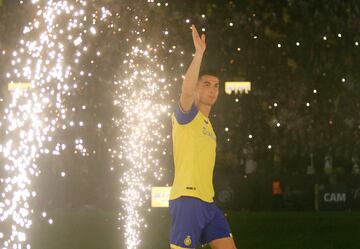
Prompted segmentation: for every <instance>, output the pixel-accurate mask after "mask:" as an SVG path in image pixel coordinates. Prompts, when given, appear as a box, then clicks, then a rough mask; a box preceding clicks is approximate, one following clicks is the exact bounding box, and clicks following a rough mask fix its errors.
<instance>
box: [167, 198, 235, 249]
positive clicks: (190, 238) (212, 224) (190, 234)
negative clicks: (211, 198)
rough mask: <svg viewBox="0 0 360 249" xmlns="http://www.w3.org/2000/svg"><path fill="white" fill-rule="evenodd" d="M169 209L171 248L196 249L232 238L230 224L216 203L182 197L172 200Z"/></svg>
mask: <svg viewBox="0 0 360 249" xmlns="http://www.w3.org/2000/svg"><path fill="white" fill-rule="evenodd" d="M169 208H170V214H171V218H172V225H171V231H170V246H171V248H174V249H180V248H196V247H197V246H199V245H204V244H208V243H209V242H211V241H213V240H216V239H220V238H224V237H232V235H231V232H230V227H229V223H228V222H227V220H226V218H225V216H224V214H223V213H222V212H221V210H220V209H219V208H218V207H217V206H216V205H215V203H208V202H204V201H202V200H200V199H198V198H194V197H188V196H182V197H179V198H177V199H175V200H170V201H169Z"/></svg>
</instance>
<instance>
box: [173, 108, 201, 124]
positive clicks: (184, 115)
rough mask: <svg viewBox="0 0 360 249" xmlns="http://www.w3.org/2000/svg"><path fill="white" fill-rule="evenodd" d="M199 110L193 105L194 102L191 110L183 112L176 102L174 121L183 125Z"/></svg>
mask: <svg viewBox="0 0 360 249" xmlns="http://www.w3.org/2000/svg"><path fill="white" fill-rule="evenodd" d="M198 112H199V110H198V109H197V107H196V106H195V103H194V104H193V105H192V106H191V110H190V111H188V112H184V111H183V110H182V109H181V106H180V103H178V105H177V107H176V109H175V118H176V121H177V122H178V123H179V124H181V125H185V124H188V123H190V122H191V121H192V120H193V119H194V118H195V117H196V115H197V114H198Z"/></svg>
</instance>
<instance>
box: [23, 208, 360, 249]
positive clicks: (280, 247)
mask: <svg viewBox="0 0 360 249" xmlns="http://www.w3.org/2000/svg"><path fill="white" fill-rule="evenodd" d="M50 214H51V212H50ZM150 214H151V215H150V216H149V217H148V225H149V228H148V229H147V230H145V231H144V233H143V235H142V238H143V242H142V244H141V247H140V248H141V249H169V246H168V238H169V227H170V219H169V215H168V212H167V210H166V209H158V210H153V211H152V212H151V213H150ZM51 216H52V218H54V220H55V223H54V224H52V225H48V224H46V222H45V220H43V221H41V222H39V221H34V225H33V227H32V232H31V233H30V234H29V235H30V238H29V239H30V241H31V244H32V248H34V249H60V248H61V249H122V248H124V246H123V237H122V236H121V234H122V231H119V230H117V229H116V227H117V220H116V218H117V216H116V213H101V212H80V211H77V212H75V211H66V212H64V211H61V212H60V211H58V212H53V213H52V214H51ZM227 217H228V220H229V222H230V226H231V228H232V232H233V235H234V237H235V240H236V244H237V247H238V249H359V248H360V213H359V212H320V213H317V212H228V213H227Z"/></svg>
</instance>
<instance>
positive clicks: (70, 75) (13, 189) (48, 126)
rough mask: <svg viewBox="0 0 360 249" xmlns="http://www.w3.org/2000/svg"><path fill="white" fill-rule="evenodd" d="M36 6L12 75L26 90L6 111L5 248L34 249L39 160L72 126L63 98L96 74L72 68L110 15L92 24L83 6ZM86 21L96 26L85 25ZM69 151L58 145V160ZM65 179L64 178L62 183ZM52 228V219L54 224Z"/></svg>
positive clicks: (0, 212) (15, 94)
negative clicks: (82, 79) (62, 131)
mask: <svg viewBox="0 0 360 249" xmlns="http://www.w3.org/2000/svg"><path fill="white" fill-rule="evenodd" d="M32 4H33V6H34V8H35V10H36V17H35V18H34V19H33V20H32V21H31V22H29V23H28V25H27V26H26V27H25V28H24V31H23V37H24V38H23V39H22V40H21V41H20V48H19V49H18V50H16V51H14V52H13V53H12V55H13V59H12V61H11V65H12V68H13V70H12V71H10V72H8V73H7V78H8V79H9V81H11V82H25V86H27V87H25V88H24V87H23V86H24V85H18V84H14V83H13V85H12V86H15V87H14V88H13V89H12V94H11V100H10V103H9V104H8V106H7V108H6V109H5V116H4V120H5V121H4V123H5V124H6V127H7V128H6V139H7V140H6V142H5V144H4V145H3V146H2V152H3V155H4V157H5V159H6V164H5V166H4V168H5V171H6V175H5V177H4V178H2V179H1V183H2V184H3V185H4V190H3V192H2V193H1V201H0V220H1V222H3V223H4V224H7V226H3V227H2V229H3V230H2V231H0V235H1V236H0V239H1V243H2V245H1V248H9V247H11V248H30V244H29V243H28V242H27V238H26V231H27V230H28V229H29V228H30V227H31V224H32V219H31V215H32V214H34V210H33V209H32V208H31V206H30V203H29V201H30V198H31V197H35V196H36V191H35V190H33V189H32V186H31V182H32V180H33V177H34V176H39V174H40V173H41V170H40V169H39V167H38V166H37V164H36V159H37V158H38V157H39V155H40V154H42V153H45V154H47V153H49V152H50V150H49V149H47V148H46V147H45V146H46V143H47V142H50V141H52V140H53V139H52V137H51V133H53V132H54V131H56V129H58V128H62V129H66V128H67V127H68V125H70V126H72V125H71V122H73V121H69V120H68V119H67V115H66V113H67V108H66V106H65V105H64V104H63V98H64V97H65V96H71V94H72V93H71V91H73V90H74V89H76V88H77V83H75V82H76V81H77V80H78V78H77V77H85V76H86V75H87V76H89V77H90V76H91V74H90V73H87V74H85V72H83V71H81V72H80V73H78V72H77V70H76V69H74V68H72V67H71V66H70V65H71V62H73V63H75V64H77V63H79V62H80V59H81V56H82V54H83V53H85V52H86V51H88V48H87V47H85V46H84V47H80V45H81V44H82V43H83V41H84V40H85V39H86V36H87V32H88V31H89V35H91V36H93V35H96V26H95V24H96V22H97V20H104V19H105V18H106V16H107V15H109V12H108V11H106V10H105V9H102V11H101V12H96V13H95V14H92V15H91V18H89V17H87V16H86V14H85V8H86V6H87V2H86V1H84V0H79V1H72V2H69V1H52V0H48V1H38V0H33V1H32ZM87 21H89V22H91V23H92V25H91V26H90V25H84V23H86V22H87ZM64 25H65V26H64ZM88 27H90V28H88ZM88 29H89V30H88ZM68 54H71V58H70V59H69V61H70V62H68V61H67V59H66V56H67V55H68ZM67 62H68V63H67ZM66 65H68V66H66ZM17 86H18V87H17ZM19 86H20V87H19ZM80 123H81V122H80ZM80 123H79V126H82V125H81V124H80ZM79 141H80V142H79ZM65 147H66V145H64V144H59V143H57V145H56V147H55V149H54V150H53V152H52V153H53V154H54V155H58V154H60V151H61V150H64V149H65ZM76 147H77V148H76V149H78V150H80V151H81V152H82V153H85V152H86V149H85V148H84V147H83V141H82V140H81V139H78V143H76ZM80 147H81V148H80ZM65 175H66V174H65V172H63V173H62V174H61V177H65ZM53 222H54V221H53V219H49V224H52V223H53Z"/></svg>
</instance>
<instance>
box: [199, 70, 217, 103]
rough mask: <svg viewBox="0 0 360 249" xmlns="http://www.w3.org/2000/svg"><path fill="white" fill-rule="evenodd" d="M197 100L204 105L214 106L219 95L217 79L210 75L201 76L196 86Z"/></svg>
mask: <svg viewBox="0 0 360 249" xmlns="http://www.w3.org/2000/svg"><path fill="white" fill-rule="evenodd" d="M196 93H197V99H198V101H199V102H200V103H202V104H204V105H210V106H212V105H213V104H215V102H216V100H217V97H218V95H219V78H217V77H216V76H212V75H203V76H201V77H200V78H199V81H198V84H197V89H196Z"/></svg>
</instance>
